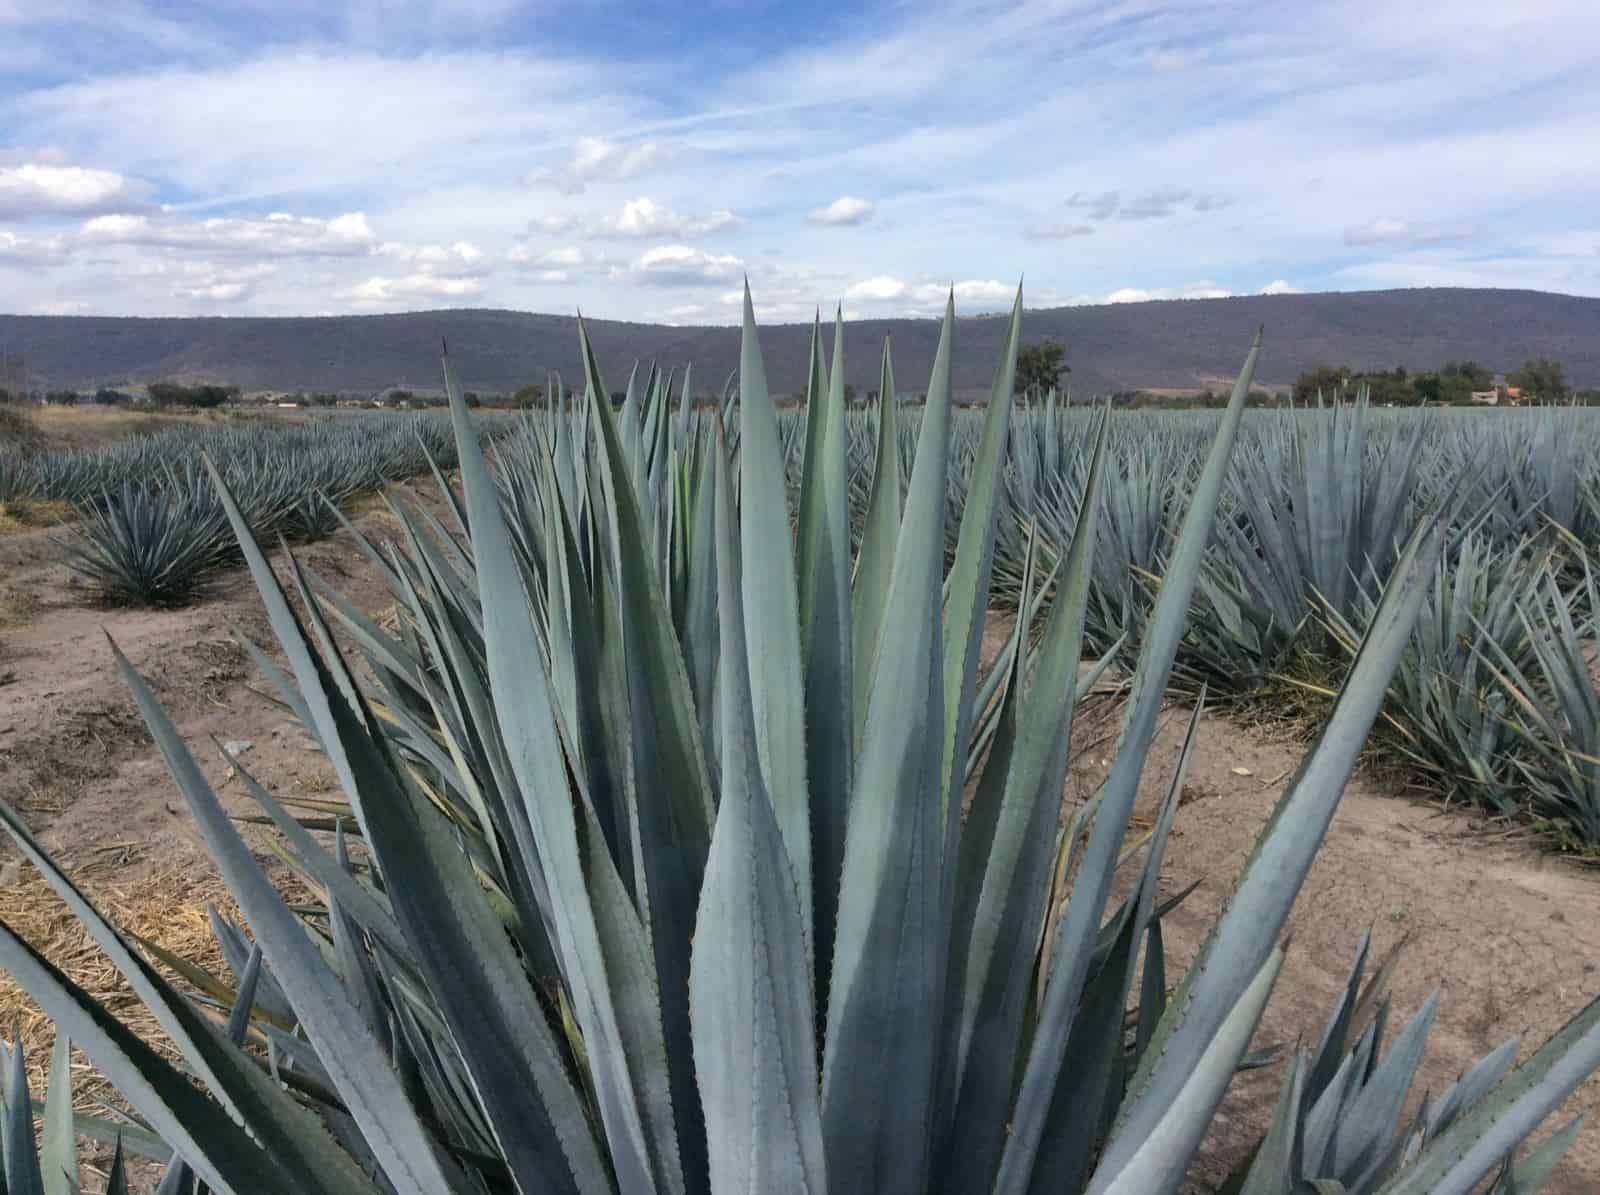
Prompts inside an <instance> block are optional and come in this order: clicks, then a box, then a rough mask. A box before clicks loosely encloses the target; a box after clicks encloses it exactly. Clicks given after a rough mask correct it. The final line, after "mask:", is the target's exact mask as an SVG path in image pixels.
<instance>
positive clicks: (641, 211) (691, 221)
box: [586, 195, 739, 239]
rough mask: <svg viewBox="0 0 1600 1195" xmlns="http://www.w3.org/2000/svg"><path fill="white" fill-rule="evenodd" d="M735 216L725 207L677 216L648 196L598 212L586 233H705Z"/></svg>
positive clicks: (734, 220) (728, 225)
mask: <svg viewBox="0 0 1600 1195" xmlns="http://www.w3.org/2000/svg"><path fill="white" fill-rule="evenodd" d="M738 222H739V218H738V217H737V216H735V215H734V214H733V213H732V212H729V211H715V212H710V213H708V214H707V215H704V216H680V215H679V214H678V213H677V212H675V211H673V210H672V209H671V208H667V207H663V206H662V205H661V204H659V203H657V202H656V201H655V200H653V199H651V198H649V197H648V196H643V195H642V196H640V197H639V198H638V199H630V200H628V201H627V202H626V203H624V204H623V205H622V208H621V209H620V210H619V211H616V212H612V213H610V214H608V215H605V216H602V217H600V218H599V219H597V220H595V221H593V222H592V223H590V225H589V227H588V229H587V233H586V235H588V236H591V237H626V238H635V237H638V238H643V237H685V238H690V239H692V238H695V237H703V236H709V235H710V234H711V233H714V232H722V231H724V230H725V229H728V228H732V227H733V226H734V225H735V224H737V223H738Z"/></svg>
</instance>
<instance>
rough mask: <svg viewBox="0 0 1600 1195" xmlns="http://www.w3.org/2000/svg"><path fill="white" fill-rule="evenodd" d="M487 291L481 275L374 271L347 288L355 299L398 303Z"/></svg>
mask: <svg viewBox="0 0 1600 1195" xmlns="http://www.w3.org/2000/svg"><path fill="white" fill-rule="evenodd" d="M482 293H483V282H482V281H481V280H479V279H477V278H447V277H442V276H441V275H438V274H420V273H419V274H402V275H400V276H398V277H386V276H382V275H374V276H373V277H371V278H368V279H367V280H366V281H365V282H362V283H360V284H359V285H357V286H353V287H351V288H350V289H349V290H347V291H345V292H344V297H345V298H347V299H349V300H350V301H351V302H353V303H359V304H375V303H394V302H397V301H400V300H404V299H415V298H425V299H465V298H471V297H472V296H474V295H479V294H482Z"/></svg>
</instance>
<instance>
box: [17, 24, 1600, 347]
mask: <svg viewBox="0 0 1600 1195" xmlns="http://www.w3.org/2000/svg"><path fill="white" fill-rule="evenodd" d="M1596 62H1600V16H1597V15H1596V13H1595V9H1594V0H1526V2H1524V3H1521V4H1511V3H1504V2H1496V3H1485V2H1483V0H1448V2H1446V0H1407V2H1406V3H1403V4H1396V3H1393V0H1317V2H1316V3H1273V4H1265V3H1244V2H1242V0H1209V2H1203V3H1202V2H1199V0H1193V2H1189V0H1077V2H1060V3H1056V2H1041V3H1027V4H1014V3H999V2H995V0H919V2H918V3H914V4H913V3H899V2H894V3H867V4H865V5H863V4H848V5H838V6H823V5H818V6H804V5H798V4H793V3H782V4H780V3H766V2H760V3H743V4H738V3H732V2H731V0H702V2H701V3H698V4H695V5H693V6H687V5H668V4H662V3H627V4H624V3H620V2H619V3H611V2H609V0H589V2H586V3H577V4H564V3H559V2H552V3H534V4H518V3H512V2H510V0H422V2H420V3H399V2H397V0H349V2H346V0H234V2H232V3H186V2H183V0H165V2H162V3H155V2H148V3H136V2H124V0H0V310H5V311H12V312H37V313H83V314H117V315H168V314H212V315H246V314H264V315H304V314H326V313H358V312H375V311H394V310H415V309H424V308H433V307H446V306H450V307H459V306H489V307H514V308H520V309H528V310H536V311H552V312H561V313H570V312H571V311H573V310H575V309H578V308H582V309H583V310H584V311H586V312H589V313H592V314H594V315H597V316H606V317H612V318H624V319H642V320H664V321H671V322H678V323H727V322H733V321H734V319H735V318H736V316H737V312H738V308H737V305H736V303H737V297H738V289H739V284H740V280H741V278H742V277H743V276H744V275H746V274H748V275H749V277H750V280H751V284H752V287H753V289H754V292H755V297H756V303H757V311H758V315H760V316H761V317H762V318H763V319H764V320H768V321H776V320H793V319H805V318H809V316H810V314H811V312H812V311H813V310H814V309H815V308H816V307H817V306H818V305H819V304H820V305H823V306H831V305H833V304H834V303H835V302H842V303H843V304H844V307H845V311H846V313H847V315H851V314H853V315H861V316H867V315H919V314H931V313H932V312H933V311H934V310H936V308H937V305H938V304H939V303H940V301H941V299H942V295H943V293H944V291H945V288H946V287H947V286H948V285H949V284H951V283H954V284H955V286H956V293H957V301H958V306H959V307H960V308H961V309H963V310H967V311H974V310H991V309H997V308H1000V307H1003V306H1006V305H1008V303H1009V299H1010V296H1011V293H1012V288H1013V287H1014V286H1015V282H1016V279H1017V278H1018V277H1019V276H1025V278H1026V295H1027V301H1028V303H1029V305H1030V306H1048V305H1056V304H1063V303H1099V302H1108V301H1109V302H1116V301H1126V300H1130V299H1138V298H1150V297H1205V296H1211V295H1222V294H1254V293H1258V292H1261V291H1263V290H1274V291H1314V290H1360V289H1373V288H1381V287H1393V286H1516V287H1532V288H1537V289H1544V290H1555V291H1563V292H1567V293H1572V294H1587V295H1600V153H1597V152H1596V149H1597V146H1600V72H1597V71H1596V70H1595V69H1594V64H1595V63H1596Z"/></svg>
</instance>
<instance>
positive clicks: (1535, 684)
mask: <svg viewBox="0 0 1600 1195" xmlns="http://www.w3.org/2000/svg"><path fill="white" fill-rule="evenodd" d="M1537 580H1538V583H1539V589H1540V591H1541V599H1542V600H1540V601H1539V602H1538V603H1537V604H1534V603H1531V602H1530V603H1528V605H1527V606H1525V607H1522V608H1520V609H1519V612H1518V613H1519V615H1520V617H1521V620H1522V629H1523V630H1524V632H1525V634H1526V640H1525V643H1526V647H1525V648H1524V650H1523V651H1521V652H1518V653H1515V654H1513V651H1512V650H1508V648H1507V646H1506V645H1505V644H1502V643H1499V642H1495V641H1492V640H1491V641H1490V643H1489V644H1488V652H1489V653H1490V661H1489V666H1490V669H1491V671H1492V672H1493V673H1494V675H1495V677H1496V679H1497V680H1498V681H1499V682H1500V692H1501V693H1502V694H1503V695H1504V698H1505V700H1506V702H1507V705H1508V706H1509V714H1510V718H1511V722H1512V725H1513V726H1514V727H1515V731H1516V734H1517V739H1518V742H1519V743H1520V744H1521V746H1522V747H1523V750H1522V751H1520V752H1519V753H1518V755H1517V758H1516V768H1517V771H1518V773H1520V778H1521V780H1522V782H1523V783H1524V784H1525V785H1526V787H1527V788H1528V790H1529V791H1530V793H1531V798H1532V804H1533V806H1534V808H1535V809H1536V810H1538V811H1539V812H1540V813H1541V814H1542V815H1544V816H1545V817H1547V818H1550V819H1552V820H1553V821H1554V822H1555V824H1556V826H1557V828H1558V829H1560V830H1561V832H1562V833H1563V834H1567V835H1572V836H1575V837H1576V839H1577V841H1578V842H1579V843H1580V844H1581V845H1582V846H1583V847H1584V848H1586V849H1589V850H1592V849H1594V847H1595V846H1596V844H1600V687H1597V685H1596V681H1595V650H1594V642H1595V625H1596V624H1595V619H1596V617H1597V615H1600V587H1597V585H1596V582H1595V578H1594V573H1593V572H1592V571H1591V570H1590V569H1589V567H1588V564H1587V561H1586V560H1585V562H1584V572H1583V583H1582V586H1581V589H1580V590H1579V591H1578V594H1577V596H1578V598H1579V599H1580V600H1577V601H1574V600H1573V599H1572V598H1571V597H1569V596H1568V595H1565V594H1563V593H1562V592H1561V590H1560V588H1559V587H1558V584H1557V581H1556V578H1555V576H1554V575H1553V574H1552V573H1551V572H1549V571H1548V570H1546V571H1545V572H1544V573H1543V574H1542V575H1541V576H1539V577H1538V578H1537Z"/></svg>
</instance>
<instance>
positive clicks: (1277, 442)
mask: <svg viewBox="0 0 1600 1195" xmlns="http://www.w3.org/2000/svg"><path fill="white" fill-rule="evenodd" d="M891 386H892V382H891ZM883 392H885V393H892V392H893V391H892V389H891V388H890V386H886V387H885V389H884V391H883ZM891 417H892V418H893V419H894V421H895V432H894V435H893V437H892V439H893V442H894V445H895V447H894V450H893V451H894V453H895V455H896V458H897V461H898V466H899V468H900V469H901V471H902V476H904V475H908V471H909V469H910V467H911V463H912V461H913V460H914V459H915V452H916V443H917V436H918V423H919V420H920V414H919V413H917V412H916V411H914V410H907V411H904V412H899V413H895V412H891ZM881 418H882V412H881V408H880V409H874V410H867V411H856V412H851V413H850V415H849V416H848V417H847V420H846V425H845V426H846V439H847V461H848V465H847V467H848V469H849V471H850V476H851V488H850V496H851V509H850V514H851V520H852V528H853V533H854V535H855V537H856V539H857V540H858V541H859V540H860V538H861V536H862V534H863V531H864V528H865V526H866V520H867V511H868V507H869V493H870V485H871V479H872V478H873V477H874V476H876V475H877V472H878V469H879V467H880V466H881V465H882V464H883V463H884V459H885V458H884V455H883V454H884V453H887V452H889V451H890V450H889V449H888V448H887V447H886V446H883V445H881V444H880V436H879V426H880V420H881ZM1220 420H1221V416H1219V415H1218V414H1216V413H1214V412H1192V413H1177V414H1154V415H1153V414H1148V413H1143V412H1123V413H1114V414H1111V415H1110V416H1109V417H1106V416H1104V415H1103V413H1100V412H1095V411H1089V410H1083V409H1064V408H1061V407H1059V406H1058V405H1057V403H1056V402H1055V400H1054V396H1053V395H1052V396H1048V397H1046V398H1045V399H1044V400H1043V401H1040V402H1037V403H1035V404H1033V405H1032V406H1031V407H1030V408H1028V409H1023V410H1018V411H1016V412H1014V413H1013V414H1012V415H1011V419H1010V429H1009V434H1008V436H1007V445H1008V447H1007V455H1006V464H1005V467H1004V470H1003V475H1002V481H1001V483H1000V484H1001V495H1000V498H999V502H998V510H997V513H996V542H995V549H994V552H995V560H994V587H993V592H992V597H991V600H992V602H993V603H994V604H996V605H1000V606H1007V605H1009V606H1011V607H1013V608H1015V607H1016V605H1017V604H1018V602H1019V595H1020V590H1021V581H1022V576H1023V572H1024V568H1025V564H1026V560H1027V557H1028V546H1029V542H1030V531H1031V532H1032V535H1033V537H1034V538H1035V539H1036V542H1037V548H1038V553H1039V556H1040V559H1041V562H1042V563H1043V566H1044V567H1046V568H1048V567H1052V566H1053V565H1054V564H1055V563H1056V562H1057V561H1058V560H1060V559H1062V558H1064V556H1065V554H1066V551H1067V547H1068V545H1069V544H1070V542H1071V538H1072V535H1073V532H1074V529H1075V528H1076V527H1077V525H1078V523H1079V519H1080V515H1081V513H1082V510H1083V506H1084V495H1085V493H1086V490H1087V484H1088V478H1089V474H1090V466H1091V463H1092V459H1093V445H1094V442H1095V436H1096V434H1097V429H1098V428H1099V427H1100V426H1101V423H1102V421H1103V422H1104V424H1105V435H1106V440H1107V449H1106V453H1107V456H1106V459H1107V465H1106V477H1105V478H1104V480H1103V481H1102V483H1101V487H1100V499H1099V510H1098V527H1099V534H1098V537H1097V542H1096V547H1095V552H1094V557H1093V564H1092V568H1091V574H1090V579H1089V592H1088V598H1087V608H1086V614H1085V642H1086V644H1087V645H1088V648H1089V649H1090V651H1091V654H1093V655H1097V656H1098V655H1102V654H1103V653H1104V654H1109V655H1111V656H1113V657H1120V658H1121V661H1122V662H1123V663H1124V664H1125V665H1127V666H1130V667H1131V665H1132V663H1133V661H1134V659H1135V658H1136V655H1137V651H1138V648H1139V646H1140V644H1141V641H1142V633H1143V626H1144V620H1145V618H1146V617H1147V616H1148V612H1149V610H1150V609H1151V607H1152V605H1153V600H1154V596H1155V593H1156V592H1157V590H1158V589H1159V586H1160V579H1161V578H1162V577H1163V576H1164V575H1165V574H1166V572H1167V568H1168V560H1169V557H1170V554H1171V551H1172V546H1173V543H1174V541H1175V538H1176V535H1177V533H1178V529H1179V524H1180V518H1181V516H1182V513H1183V510H1184V508H1185V498H1186V496H1187V494H1188V493H1189V492H1190V490H1191V489H1192V487H1193V486H1194V484H1195V482H1196V480H1197V479H1198V478H1199V476H1200V472H1201V469H1202V466H1203V464H1204V461H1205V457H1206V453H1207V452H1208V450H1209V446H1210V445H1211V443H1212V442H1213V440H1214V438H1215V436H1216V432H1217V429H1218V426H1219V423H1220ZM805 422H806V421H805V418H804V414H803V413H801V414H798V415H790V416H789V417H787V418H785V419H780V428H781V435H782V439H783V443H784V445H785V451H786V465H787V470H788V474H789V478H790V484H791V489H792V490H793V491H794V492H796V493H798V491H799V479H800V477H801V475H802V473H803V469H804V452H805V442H806V428H805ZM983 427H984V415H983V413H982V412H979V411H968V412H963V413H962V414H961V415H960V416H958V417H957V418H956V419H955V420H954V421H953V423H952V448H951V454H950V476H949V513H948V515H947V520H946V527H947V540H948V542H947V556H949V557H951V558H953V554H954V552H955V530H954V529H955V527H956V526H957V525H958V519H959V517H960V514H961V511H962V509H963V506H964V503H965V500H966V495H967V491H968V487H969V484H970V480H971V474H972V469H973V465H974V462H975V461H976V460H977V458H978V445H979V443H980V441H981V438H982V435H983ZM1237 437H1238V442H1237V446H1236V447H1235V449H1234V453H1233V457H1232V460H1231V462H1230V467H1229V470H1228V473H1227V475H1226V479H1225V481H1224V483H1223V486H1222V490H1221V492H1220V494H1219V496H1218V500H1217V518H1216V520H1215V523H1214V526H1213V530H1212V533H1211V536H1210V539H1209V540H1208V542H1207V545H1206V548H1205V553H1204V558H1203V560H1202V562H1201V564H1200V572H1199V575H1198V577H1197V579H1196V584H1195V593H1194V598H1193V604H1192V608H1191V611H1190V615H1191V617H1190V622H1189V625H1188V626H1187V628H1186V630H1185V633H1184V636H1183V638H1182V640H1181V641H1180V643H1179V646H1178V651H1177V657H1176V662H1175V668H1174V684H1175V686H1177V687H1179V688H1180V689H1185V690H1187V691H1188V692H1190V693H1191V694H1192V693H1194V692H1197V691H1198V690H1199V689H1200V688H1201V687H1202V686H1204V688H1205V689H1206V691H1207V693H1208V694H1209V696H1210V698H1211V699H1212V700H1213V701H1217V700H1222V701H1227V702H1231V703H1236V704H1249V703H1254V704H1255V705H1256V706H1258V707H1265V706H1281V705H1283V704H1284V703H1285V701H1286V700H1287V701H1288V702H1289V703H1290V704H1292V705H1293V704H1306V703H1308V702H1309V704H1310V705H1311V706H1312V707H1313V708H1315V709H1317V710H1318V711H1319V712H1320V711H1321V710H1322V709H1323V708H1325V705H1326V702H1327V700H1328V699H1331V698H1332V696H1333V690H1334V687H1336V685H1337V678H1338V677H1340V676H1342V675H1343V674H1344V672H1345V670H1346V668H1347V667H1348V665H1349V662H1350V658H1351V656H1352V655H1353V653H1354V652H1355V650H1356V648H1357V647H1358V646H1359V643H1360V641H1361V638H1362V636H1363V634H1364V633H1365V632H1366V630H1367V628H1368V626H1369V625H1370V623H1371V619H1372V617H1373V615H1374V614H1375V612H1376V610H1377V608H1378V602H1379V599H1380V597H1381V594H1382V592H1383V590H1384V587H1385V586H1386V584H1387V583H1388V580H1389V578H1390V576H1391V575H1392V572H1393V569H1394V567H1395V564H1396V562H1397V561H1398V559H1399V556H1400V551H1401V548H1402V546H1403V543H1404V538H1405V536H1406V534H1408V533H1409V531H1410V529H1411V528H1413V527H1415V526H1416V525H1417V524H1418V522H1419V521H1420V520H1421V519H1423V518H1424V517H1426V516H1427V515H1428V514H1429V513H1430V512H1433V511H1437V510H1439V509H1444V508H1447V509H1448V511H1449V513H1450V518H1449V524H1448V529H1447V532H1446V538H1445V541H1444V545H1443V548H1442V552H1441V557H1440V560H1439V562H1438V564H1437V565H1436V567H1435V569H1434V573H1433V577H1432V583H1431V585H1430V587H1429V589H1428V591H1427V593H1426V594H1425V596H1424V598H1423V610H1422V614H1421V615H1420V617H1419V619H1418V621H1417V624H1416V626H1415V628H1414V631H1413V634H1412V639H1411V643H1410V644H1409V645H1408V647H1407V650H1406V652H1405V654H1404V655H1403V656H1402V658H1401V661H1400V664H1399V666H1398V669H1397V671H1396V675H1395V678H1394V681H1393V683H1392V684H1391V686H1390V691H1389V694H1388V699H1387V701H1386V703H1385V706H1384V709H1383V711H1382V714H1381V720H1380V724H1379V727H1378V733H1377V735H1376V736H1375V739H1374V744H1373V745H1374V748H1375V749H1376V750H1378V751H1379V752H1380V753H1382V754H1383V755H1385V756H1386V757H1387V758H1389V759H1390V760H1392V761H1393V762H1395V763H1398V764H1400V765H1402V766H1403V767H1404V768H1405V769H1407V770H1409V771H1410V772H1411V773H1412V774H1414V776H1415V777H1416V778H1417V780H1418V781H1419V782H1420V785H1421V787H1423V788H1424V789H1426V790H1429V791H1432V792H1434V793H1436V794H1438V795H1440V796H1442V797H1444V798H1445V799H1448V800H1462V801H1467V802H1470V803H1472V804H1474V805H1477V806H1479V807H1481V808H1483V809H1485V810H1487V811H1489V812H1490V813H1492V814H1494V815H1496V816H1504V817H1510V818H1515V819H1521V820H1524V821H1531V822H1532V823H1534V824H1536V825H1538V826H1540V827H1541V828H1543V829H1544V830H1546V831H1548V832H1549V840H1550V841H1551V842H1553V843H1555V844H1557V845H1560V846H1563V847H1565V848H1568V849H1573V850H1577V851H1580V852H1591V851H1593V850H1595V849H1597V848H1600V772H1597V770H1596V769H1597V767H1600V765H1597V764H1596V762H1595V761H1596V759H1597V758H1600V699H1597V697H1596V696H1595V685H1594V682H1593V680H1592V675H1593V669H1592V664H1593V661H1594V658H1595V652H1596V647H1595V637H1596V628H1595V618H1596V616H1597V613H1600V607H1597V605H1596V601H1595V597H1596V590H1595V582H1594V579H1593V577H1592V576H1591V574H1590V564H1589V561H1590V556H1591V554H1592V553H1593V552H1594V551H1595V550H1596V549H1597V548H1600V412H1595V411H1591V410H1589V409H1585V408H1566V409H1556V408H1542V409H1523V410H1508V411H1476V412H1470V411H1454V410H1441V411H1438V412H1434V411H1426V410H1414V409H1412V410H1404V411H1398V412H1397V411H1393V410H1382V409H1374V408H1372V407H1370V406H1368V405H1367V403H1366V402H1365V400H1364V398H1357V400H1356V401H1354V402H1352V403H1347V404H1338V405H1329V406H1326V407H1322V408H1318V409H1310V410H1302V411H1262V410H1247V411H1246V412H1245V413H1244V416H1243V418H1242V420H1241V422H1240V424H1239V427H1238V433H1237Z"/></svg>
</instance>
